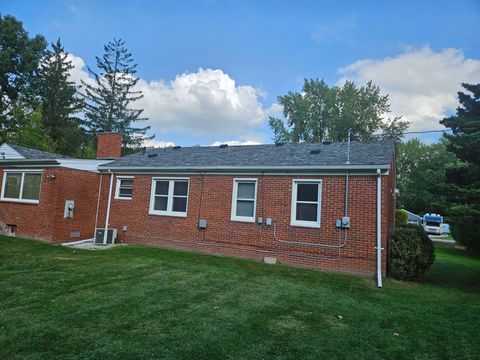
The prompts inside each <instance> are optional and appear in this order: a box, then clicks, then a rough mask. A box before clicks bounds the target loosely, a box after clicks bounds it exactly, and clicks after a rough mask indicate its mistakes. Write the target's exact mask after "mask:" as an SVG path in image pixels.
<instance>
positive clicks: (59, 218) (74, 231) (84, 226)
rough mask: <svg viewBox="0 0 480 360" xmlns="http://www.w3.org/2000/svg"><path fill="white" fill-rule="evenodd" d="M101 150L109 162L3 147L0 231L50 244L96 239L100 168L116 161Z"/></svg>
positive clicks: (1, 157) (1, 154) (1, 155)
mask: <svg viewBox="0 0 480 360" xmlns="http://www.w3.org/2000/svg"><path fill="white" fill-rule="evenodd" d="M107 138H108V137H107ZM108 139H109V138H108ZM119 144H121V138H120V143H119ZM107 145H109V144H107ZM99 149H100V152H99V153H98V155H99V156H100V157H103V156H104V155H106V156H105V157H108V158H109V159H105V160H81V159H73V158H69V157H66V156H62V155H58V154H52V153H48V152H44V151H39V150H34V149H29V148H25V147H22V146H18V145H12V144H3V145H1V146H0V179H1V182H2V183H1V184H2V185H1V196H0V231H2V232H4V233H6V234H8V235H16V234H18V235H19V236H25V237H30V238H35V239H41V240H47V241H51V242H68V241H77V240H80V239H85V238H91V237H93V234H94V228H95V220H96V209H97V202H98V188H99V185H100V183H99V181H100V175H99V173H98V170H97V167H98V165H101V164H105V163H107V162H110V161H111V160H112V157H111V156H109V155H110V153H108V151H107V152H104V153H102V152H101V150H102V149H101V148H99ZM103 149H104V150H105V147H104V148H103Z"/></svg>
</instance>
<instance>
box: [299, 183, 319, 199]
mask: <svg viewBox="0 0 480 360" xmlns="http://www.w3.org/2000/svg"><path fill="white" fill-rule="evenodd" d="M297 201H318V184H297Z"/></svg>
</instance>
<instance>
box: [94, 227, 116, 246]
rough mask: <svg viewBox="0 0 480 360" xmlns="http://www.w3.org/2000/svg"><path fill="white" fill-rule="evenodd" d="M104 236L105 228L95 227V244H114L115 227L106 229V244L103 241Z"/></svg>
mask: <svg viewBox="0 0 480 360" xmlns="http://www.w3.org/2000/svg"><path fill="white" fill-rule="evenodd" d="M104 236H105V229H104V228H96V229H95V244H97V245H108V244H115V241H116V239H117V229H112V228H109V229H108V233H107V243H106V244H104V243H103V240H104Z"/></svg>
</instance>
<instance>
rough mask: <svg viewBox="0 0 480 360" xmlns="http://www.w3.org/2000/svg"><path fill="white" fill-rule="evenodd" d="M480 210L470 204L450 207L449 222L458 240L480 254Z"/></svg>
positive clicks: (454, 236) (453, 234)
mask: <svg viewBox="0 0 480 360" xmlns="http://www.w3.org/2000/svg"><path fill="white" fill-rule="evenodd" d="M479 218H480V211H478V210H475V209H474V208H473V207H472V206H469V205H456V206H453V207H452V208H451V209H450V214H449V216H448V223H449V224H450V229H451V231H452V236H453V238H454V239H455V241H456V242H458V243H459V244H460V245H463V246H465V247H466V248H467V249H468V250H469V251H471V252H474V253H476V254H479V255H480V236H479V234H480V222H479V221H478V219H479Z"/></svg>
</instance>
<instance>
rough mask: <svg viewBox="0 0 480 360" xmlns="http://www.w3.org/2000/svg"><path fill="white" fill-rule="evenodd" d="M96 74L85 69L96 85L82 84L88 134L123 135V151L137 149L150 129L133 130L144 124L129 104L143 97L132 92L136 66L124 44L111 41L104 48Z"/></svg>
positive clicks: (120, 41)
mask: <svg viewBox="0 0 480 360" xmlns="http://www.w3.org/2000/svg"><path fill="white" fill-rule="evenodd" d="M96 60H97V67H98V69H99V72H96V71H94V70H92V69H91V68H90V67H88V71H89V72H90V74H91V75H92V76H93V78H94V80H95V84H90V83H87V82H83V81H82V84H83V85H84V87H85V93H84V98H85V100H86V111H85V116H86V120H87V121H86V123H85V124H86V126H87V128H88V130H89V132H90V133H91V134H93V135H94V136H96V135H97V134H98V133H100V132H106V131H107V132H110V131H116V132H119V133H121V134H122V135H123V143H124V145H125V146H126V147H138V146H140V145H141V144H142V142H143V140H144V139H145V134H146V132H147V130H148V129H150V127H149V126H145V127H135V124H136V123H138V122H143V121H146V120H147V119H146V118H142V117H140V116H141V114H142V112H143V109H134V108H132V104H133V103H134V102H135V101H137V100H139V99H141V98H142V97H143V95H142V93H141V91H136V90H134V88H135V86H136V85H137V83H138V80H139V79H138V78H136V77H135V73H136V67H137V64H136V63H135V62H134V60H133V58H132V54H131V53H130V52H129V51H128V50H127V48H126V47H125V42H124V41H122V40H117V39H114V40H113V41H111V42H109V43H108V44H106V45H105V46H104V54H103V56H102V57H101V58H100V57H97V58H96Z"/></svg>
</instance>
